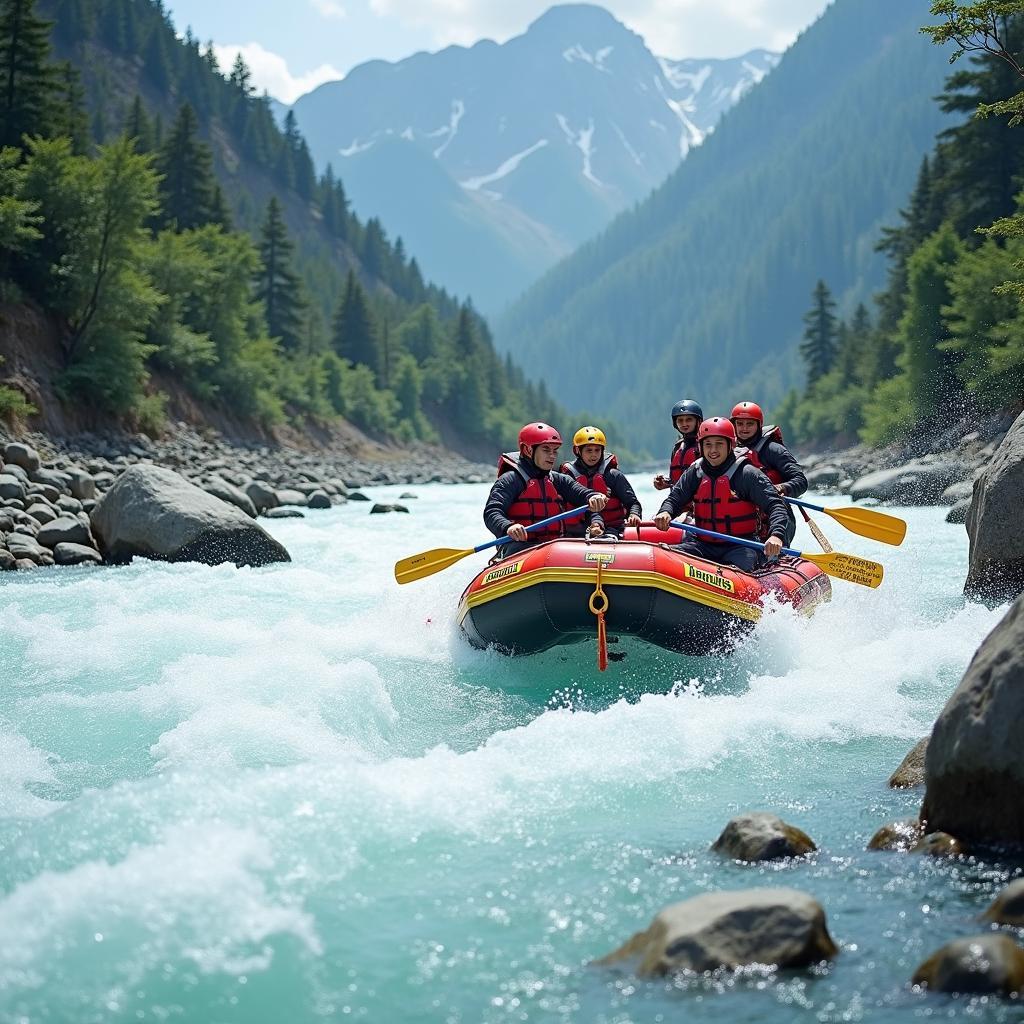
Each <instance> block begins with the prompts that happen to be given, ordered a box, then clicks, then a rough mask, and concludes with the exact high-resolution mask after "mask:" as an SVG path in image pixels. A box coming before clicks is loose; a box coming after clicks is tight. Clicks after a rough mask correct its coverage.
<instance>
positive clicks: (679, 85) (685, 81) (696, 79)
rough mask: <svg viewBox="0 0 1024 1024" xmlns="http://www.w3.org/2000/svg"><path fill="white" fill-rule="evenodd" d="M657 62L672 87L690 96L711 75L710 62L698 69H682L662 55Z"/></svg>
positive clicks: (698, 90) (702, 85)
mask: <svg viewBox="0 0 1024 1024" xmlns="http://www.w3.org/2000/svg"><path fill="white" fill-rule="evenodd" d="M658 64H659V65H660V66H661V72H662V74H663V75H664V76H665V77H666V78H667V79H668V81H669V83H670V84H671V85H672V88H673V89H688V90H689V91H690V95H691V96H696V95H697V93H699V92H700V91H701V89H703V88H704V83H705V82H707V80H708V79H709V78H710V77H711V65H710V64H705V65H704V66H703V67H702V68H700V70H698V71H684V70H683V69H682V68H680V67H679V66H678V65H677V64H676V63H675V62H673V61H670V60H666V59H665V58H664V57H659V58H658ZM762 77H763V76H762ZM758 81H760V79H758Z"/></svg>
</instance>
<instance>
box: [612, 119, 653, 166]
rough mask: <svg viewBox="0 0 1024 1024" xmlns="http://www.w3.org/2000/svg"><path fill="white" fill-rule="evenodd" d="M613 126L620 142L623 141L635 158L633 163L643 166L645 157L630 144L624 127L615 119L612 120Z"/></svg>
mask: <svg viewBox="0 0 1024 1024" xmlns="http://www.w3.org/2000/svg"><path fill="white" fill-rule="evenodd" d="M651 123H652V124H653V123H654V122H653V121H652V122H651ZM612 127H613V128H614V129H615V134H616V135H618V137H619V142H621V143H622V145H623V148H624V149H625V150H626V152H627V153H628V154H629V155H630V156H631V157H632V158H633V163H635V164H636V165H637V167H643V165H644V160H643V157H642V156H640V154H639V153H638V152H637V151H636V150H635V149H634V148H633V147H632V146H631V145H630V144H629V139H627V138H626V136H625V135H624V134H623V131H622V129H621V128H620V127H619V126H618V125H617V124H616V123H615V122H614V121H612Z"/></svg>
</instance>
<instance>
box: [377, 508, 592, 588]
mask: <svg viewBox="0 0 1024 1024" xmlns="http://www.w3.org/2000/svg"><path fill="white" fill-rule="evenodd" d="M586 511H587V506H586V505H581V506H580V507H579V508H574V509H570V510H569V511H568V512H560V513H559V514H558V515H557V516H549V517H548V518H547V519H542V520H541V521H540V522H539V523H532V524H531V525H530V526H528V527H526V532H527V533H531V532H532V531H533V530H539V529H540V528H541V527H542V526H550V525H551V523H560V522H561V521H562V520H563V519H575V518H576V517H577V516H581V515H583V513H584V512H586ZM511 541H512V539H511V537H507V536H506V537H495V539H494V540H489V541H487V543H486V544H478V545H477V546H476V547H475V548H464V549H462V550H460V549H458V548H434V550H433V551H424V552H422V553H420V554H418V555H410V556H409V557H408V558H403V559H402V560H401V561H400V562H395V579H396V580H398V582H399V583H412V582H413V581H414V580H422V579H424V578H425V577H427V576H433V575H434V573H435V572H440V571H441V570H442V569H447V568H448V566H449V565H454V564H455V563H456V562H458V561H460V560H461V559H463V558H465V557H466V556H467V555H475V554H476V553H477V552H478V551H485V550H486V549H487V548H496V547H497V546H498V545H499V544H508V543H511Z"/></svg>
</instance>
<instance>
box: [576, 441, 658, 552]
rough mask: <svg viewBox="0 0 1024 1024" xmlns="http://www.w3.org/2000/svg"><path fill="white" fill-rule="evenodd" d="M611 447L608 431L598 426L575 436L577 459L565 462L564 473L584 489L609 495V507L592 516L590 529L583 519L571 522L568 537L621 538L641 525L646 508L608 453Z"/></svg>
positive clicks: (612, 456)
mask: <svg viewBox="0 0 1024 1024" xmlns="http://www.w3.org/2000/svg"><path fill="white" fill-rule="evenodd" d="M607 446H608V441H607V439H606V438H605V436H604V431H603V430H600V429H598V428H597V427H580V429H579V430H577V431H576V433H575V434H574V435H573V439H572V451H573V455H575V456H576V458H575V459H573V460H572V462H565V463H563V464H562V472H563V473H565V475H566V476H571V477H572V478H573V479H574V480H575V481H576V482H577V483H578V484H580V485H582V486H583V487H589V488H590V490H592V491H597V492H598V493H600V494H606V495H608V504H607V505H606V506H605V508H604V511H603V512H598V513H596V514H595V515H592V516H591V517H590V526H589V527H588V526H587V525H586V523H584V522H582V521H581V520H578V519H577V520H572V519H570V520H569V522H567V523H566V524H565V534H566V536H567V537H583V536H588V535H589V536H591V537H595V536H600V535H601V534H602V533H611V534H614V535H615V536H616V537H621V536H622V530H623V528H624V527H626V526H639V525H640V517H641V516H642V515H643V509H642V508H641V507H640V502H639V501H637V497H636V493H635V492H634V490H633V488H632V487H631V486H630V483H629V481H628V480H627V479H626V475H625V474H624V473H622V472H620V471H619V468H618V467H619V463H618V460H617V459H616V458H615V456H614V455H613V454H612V453H611V452H606V449H607Z"/></svg>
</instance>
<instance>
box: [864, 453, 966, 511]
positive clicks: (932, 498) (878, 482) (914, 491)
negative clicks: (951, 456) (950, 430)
mask: <svg viewBox="0 0 1024 1024" xmlns="http://www.w3.org/2000/svg"><path fill="white" fill-rule="evenodd" d="M968 472H969V469H968V467H967V466H965V465H964V463H963V462H961V461H948V462H947V461H941V460H940V461H932V460H925V459H921V460H918V461H915V462H909V463H907V465H905V466H897V467H896V468H895V469H877V470H875V471H874V472H872V473H867V474H865V475H864V476H862V477H859V478H858V479H857V480H856V481H855V482H854V484H853V486H852V487H851V488H850V497H851V498H853V499H854V501H859V500H861V499H862V498H877V499H878V500H879V501H892V502H898V503H900V504H902V505H941V504H942V503H943V502H942V493H943V491H945V490H946V488H947V487H949V486H950V484H954V483H956V482H958V481H959V480H962V479H963V478H964V477H965V476H966V475H968Z"/></svg>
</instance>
